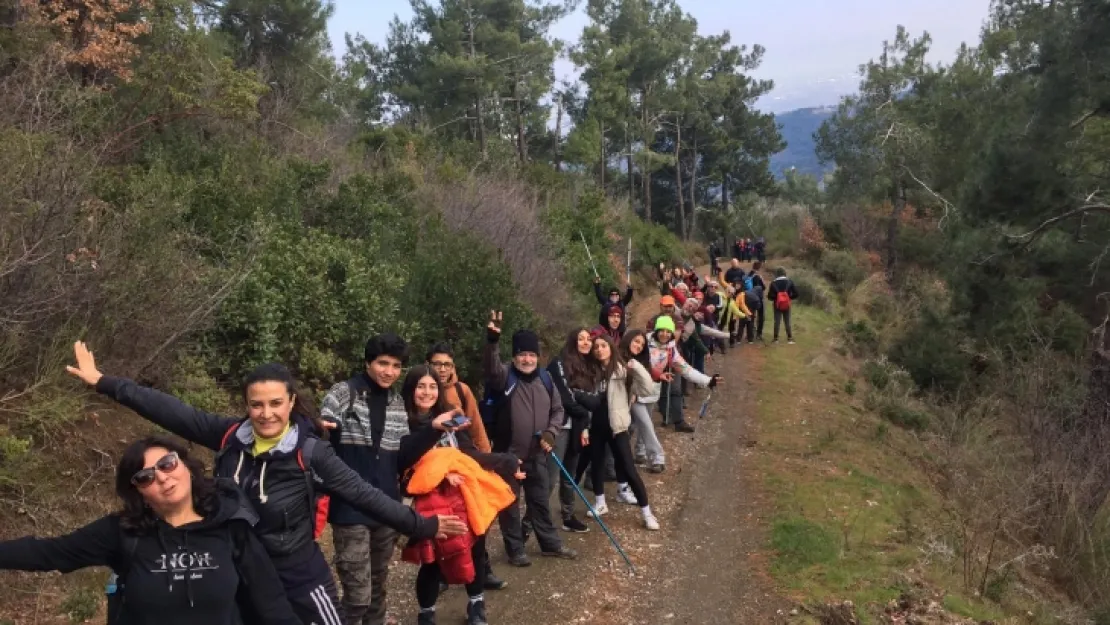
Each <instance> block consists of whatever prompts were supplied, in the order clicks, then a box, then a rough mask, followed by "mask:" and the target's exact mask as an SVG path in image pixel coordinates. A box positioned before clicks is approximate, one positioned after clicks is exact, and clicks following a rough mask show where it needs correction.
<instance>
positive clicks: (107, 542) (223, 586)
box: [0, 480, 300, 625]
mask: <svg viewBox="0 0 1110 625" xmlns="http://www.w3.org/2000/svg"><path fill="white" fill-rule="evenodd" d="M217 484H218V488H219V507H218V509H217V510H216V512H215V514H212V515H209V516H208V518H205V519H203V520H201V521H197V522H195V523H188V524H186V525H182V526H180V527H172V526H170V525H168V524H166V523H164V522H161V521H159V522H158V524H157V526H156V528H155V529H154V530H153V531H151V532H148V533H132V532H130V531H125V530H123V529H122V528H121V527H120V518H119V516H117V515H110V516H106V517H103V518H101V519H99V520H96V521H93V522H92V523H90V524H89V525H86V526H85V527H82V528H81V529H79V530H77V531H76V532H73V533H72V534H67V535H65V536H59V537H57V538H32V537H28V538H19V539H16V540H10V541H6V542H2V543H0V569H14V570H20V571H61V572H62V573H69V572H71V571H76V570H78V569H83V568H86V567H90V566H107V567H111V568H112V569H113V570H115V571H116V572H117V573H118V574H119V576H120V582H121V583H122V584H123V585H124V586H125V590H124V594H123V602H122V608H121V609H122V610H124V613H123V615H122V618H121V619H120V620H119V622H121V623H127V624H128V625H147V624H150V625H155V624H157V625H195V624H196V623H205V624H206V625H237V624H238V623H240V620H239V618H240V617H239V613H240V610H241V611H242V612H244V613H248V614H253V615H255V618H253V619H251V625H253V623H259V624H265V625H300V620H299V619H298V618H297V617H296V616H295V615H294V614H293V609H292V608H291V607H290V606H289V602H288V601H287V600H286V598H285V592H284V591H283V590H282V585H281V581H280V580H279V579H278V575H277V571H276V570H275V569H274V565H273V563H272V562H270V557H269V556H268V555H267V554H266V550H265V549H264V548H263V547H262V544H261V543H260V542H259V541H258V539H257V538H255V536H254V533H253V532H252V531H251V526H252V525H253V524H254V522H255V521H256V520H257V516H255V514H254V512H253V511H252V510H251V509H250V507H249V505H248V504H247V503H246V501H245V499H244V498H243V496H242V494H241V493H240V492H239V489H237V488H235V485H234V484H231V483H229V482H226V481H223V480H220V481H219V482H217Z"/></svg>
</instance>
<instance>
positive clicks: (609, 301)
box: [594, 278, 632, 326]
mask: <svg viewBox="0 0 1110 625" xmlns="http://www.w3.org/2000/svg"><path fill="white" fill-rule="evenodd" d="M594 295H595V296H597V303H598V304H600V305H601V310H600V311H599V312H598V313H597V323H598V325H602V326H603V325H606V317H608V316H609V307H610V306H612V305H613V304H616V305H617V306H620V307H621V315H622V317H623V315H624V311H625V309H626V308H627V307H628V303H629V302H631V301H632V285H631V284H629V285H628V286H627V287H626V288H625V291H624V295H623V296H621V292H620V289H618V288H617V287H613V288H611V289H609V294H608V295H602V294H601V278H594Z"/></svg>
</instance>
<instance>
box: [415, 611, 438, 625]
mask: <svg viewBox="0 0 1110 625" xmlns="http://www.w3.org/2000/svg"><path fill="white" fill-rule="evenodd" d="M416 625H436V613H435V611H434V610H433V611H431V612H421V613H420V614H419V615H418V616H417V617H416Z"/></svg>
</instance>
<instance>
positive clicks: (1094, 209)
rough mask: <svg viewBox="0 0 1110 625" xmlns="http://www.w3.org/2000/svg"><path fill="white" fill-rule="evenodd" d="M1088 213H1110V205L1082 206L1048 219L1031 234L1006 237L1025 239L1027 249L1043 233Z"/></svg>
mask: <svg viewBox="0 0 1110 625" xmlns="http://www.w3.org/2000/svg"><path fill="white" fill-rule="evenodd" d="M1087 213H1110V204H1085V205H1083V206H1080V207H1079V208H1075V209H1072V210H1070V211H1068V212H1066V213H1064V214H1063V215H1057V216H1056V217H1052V218H1050V219H1046V220H1045V221H1043V222H1042V223H1041V225H1039V226H1037V227H1036V228H1033V229H1032V230H1030V231H1029V232H1026V233H1024V234H1017V235H1006V237H1007V238H1008V239H1010V240H1012V241H1020V240H1022V239H1024V240H1025V242H1024V243H1023V244H1022V246H1021V249H1025V248H1027V247H1029V245H1031V244H1032V243H1033V241H1035V240H1036V239H1037V237H1039V236H1040V235H1041V233H1043V232H1044V231H1045V230H1047V229H1049V228H1050V227H1052V226H1053V225H1055V224H1058V223H1060V222H1061V221H1065V220H1067V219H1071V218H1072V217H1076V216H1078V215H1086V214H1087Z"/></svg>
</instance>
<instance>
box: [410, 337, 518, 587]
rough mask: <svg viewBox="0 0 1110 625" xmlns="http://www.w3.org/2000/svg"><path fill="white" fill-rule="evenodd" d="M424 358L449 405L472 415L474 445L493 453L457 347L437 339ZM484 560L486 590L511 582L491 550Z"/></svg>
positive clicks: (471, 430)
mask: <svg viewBox="0 0 1110 625" xmlns="http://www.w3.org/2000/svg"><path fill="white" fill-rule="evenodd" d="M424 360H425V361H426V362H427V363H428V366H430V367H431V368H432V371H434V372H435V374H436V377H437V378H439V384H440V387H441V388H443V394H444V400H445V401H446V402H447V405H449V406H451V407H453V408H458V409H459V410H462V411H463V413H464V414H465V415H466V417H467V418H468V419H470V426H469V427H468V428H467V430H466V433H467V434H468V435H469V436H470V439H471V440H472V441H473V442H474V446H475V447H477V448H478V451H480V452H482V453H484V454H488V453H491V452H492V451H493V449H492V446H491V445H490V441H489V436H488V435H487V434H486V426H485V424H484V423H482V415H481V413H479V411H478V400H477V399H475V397H474V393H473V392H472V391H471V390H470V386H469V385H468V384H467V383H466V382H463V381H462V380H460V379H459V375H458V371H457V370H456V369H455V351H454V350H453V349H451V346H450V345H448V344H447V343H436V344H435V345H433V346H432V347H431V349H429V350H428V354H427V356H426V357H425V358H424ZM484 562H485V568H486V572H485V580H486V581H485V588H486V590H503V589H504V588H505V587H506V586H508V585H509V583H508V582H506V581H505V580H503V579H501V578H500V577H497V576H496V575H494V574H493V565H492V564H491V563H490V559H489V552H488V551H487V552H486V553H485V559H484ZM443 586H446V584H443ZM441 590H442V588H441Z"/></svg>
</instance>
